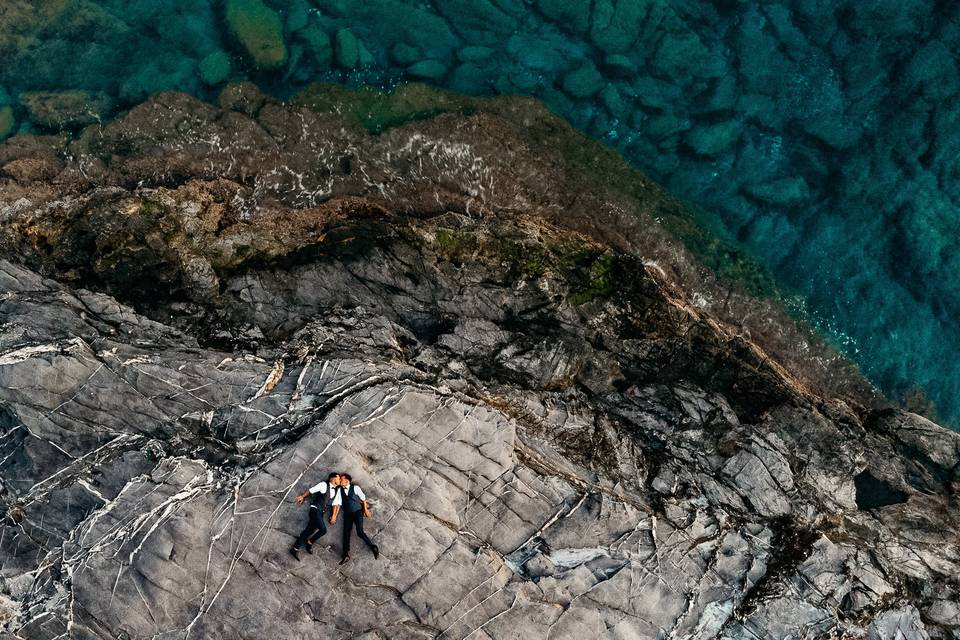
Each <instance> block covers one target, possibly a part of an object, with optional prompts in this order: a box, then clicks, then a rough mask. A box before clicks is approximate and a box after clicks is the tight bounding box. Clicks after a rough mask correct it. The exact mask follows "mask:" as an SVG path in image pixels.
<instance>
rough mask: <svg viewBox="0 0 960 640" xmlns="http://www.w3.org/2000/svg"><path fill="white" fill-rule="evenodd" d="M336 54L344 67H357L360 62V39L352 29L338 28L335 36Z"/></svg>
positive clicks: (338, 61) (339, 63)
mask: <svg viewBox="0 0 960 640" xmlns="http://www.w3.org/2000/svg"><path fill="white" fill-rule="evenodd" d="M333 52H334V56H335V58H336V60H337V64H338V65H339V66H340V67H342V68H344V69H348V70H349V69H355V68H356V67H357V66H359V64H360V41H359V40H357V36H355V35H354V34H353V31H350V29H338V30H337V35H336V36H335V38H334V49H333Z"/></svg>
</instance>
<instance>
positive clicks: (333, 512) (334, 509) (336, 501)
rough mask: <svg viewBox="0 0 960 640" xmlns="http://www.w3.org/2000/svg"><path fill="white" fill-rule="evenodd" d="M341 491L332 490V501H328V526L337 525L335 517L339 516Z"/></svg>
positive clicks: (337, 488)
mask: <svg viewBox="0 0 960 640" xmlns="http://www.w3.org/2000/svg"><path fill="white" fill-rule="evenodd" d="M342 494H343V491H341V490H340V487H334V488H333V499H332V500H330V507H331V509H330V524H337V516H338V515H340V505H341V504H343V495H342Z"/></svg>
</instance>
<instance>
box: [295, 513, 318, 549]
mask: <svg viewBox="0 0 960 640" xmlns="http://www.w3.org/2000/svg"><path fill="white" fill-rule="evenodd" d="M316 511H317V510H316V509H310V516H309V519H308V520H307V526H306V528H304V530H303V531H301V532H300V536H299V537H298V538H297V541H296V542H295V543H294V545H293V548H294V549H302V548H303V547H304V545H306V544H309V543H310V536H312V535H313V532H314V531H316V530H317V520H316V517H315V513H316Z"/></svg>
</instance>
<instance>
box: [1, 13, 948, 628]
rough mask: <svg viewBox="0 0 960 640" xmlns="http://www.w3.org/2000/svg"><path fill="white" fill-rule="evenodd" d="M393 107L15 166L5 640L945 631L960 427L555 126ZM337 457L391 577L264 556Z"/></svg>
mask: <svg viewBox="0 0 960 640" xmlns="http://www.w3.org/2000/svg"><path fill="white" fill-rule="evenodd" d="M543 4H544V7H545V8H544V10H545V11H546V10H548V9H547V8H546V7H552V6H554V5H551V3H543ZM554 4H555V5H556V6H560V5H559V4H557V3H554ZM491 6H492V5H491ZM557 10H559V9H557ZM508 18H509V15H508V14H502V19H504V20H506V19H508ZM597 37H602V38H603V39H604V42H609V45H608V46H610V47H611V50H616V48H617V47H618V46H619V45H618V44H617V43H618V39H617V38H618V36H617V34H616V33H615V32H612V31H611V32H609V33H603V34H598V36H597ZM401 97H402V98H403V100H399V102H398V101H396V100H395V101H393V102H390V103H388V104H387V105H386V107H388V108H384V109H379V108H378V110H375V114H373V112H372V111H365V112H363V114H361V115H362V116H363V117H360V116H358V112H356V111H350V110H349V109H348V108H347V107H348V106H349V105H348V104H346V103H342V102H337V100H338V98H337V97H336V95H335V94H333V93H332V92H331V91H330V90H320V89H318V90H316V91H314V92H312V93H308V94H306V95H304V96H301V97H300V98H299V99H298V100H297V101H296V103H295V104H294V105H283V104H279V103H277V102H275V101H272V100H269V99H267V98H265V97H264V96H262V95H261V94H259V93H258V92H256V91H255V90H254V89H253V88H252V87H249V86H234V87H231V88H230V89H229V90H228V91H226V92H225V93H224V94H223V96H221V105H222V107H221V108H218V107H213V106H210V105H206V104H203V103H199V102H197V101H195V100H192V99H189V98H186V97H184V96H180V95H176V94H166V95H163V96H160V97H157V98H155V99H153V100H151V101H150V102H148V103H146V104H144V105H143V106H141V107H138V108H137V109H135V110H134V111H132V112H131V113H130V114H128V115H126V116H124V117H123V118H121V119H119V120H117V121H116V122H114V123H111V124H109V125H106V126H104V127H92V128H88V129H87V130H86V131H85V132H84V133H83V134H81V135H80V136H78V137H77V138H76V139H73V140H69V139H66V138H59V137H58V138H53V137H48V138H35V137H30V136H18V137H16V138H14V139H13V140H11V141H9V142H7V143H6V144H5V145H3V146H2V147H0V174H2V176H0V220H2V230H0V256H2V261H0V478H2V498H3V500H2V506H0V509H2V516H3V520H2V527H3V529H2V535H0V559H2V564H0V589H2V597H0V619H3V620H5V624H6V627H5V629H6V631H5V633H6V634H7V636H8V637H20V638H56V637H64V636H66V637H75V638H116V637H125V638H183V637H192V638H228V637H229V638H259V637H306V636H322V637H331V638H355V637H364V638H379V637H390V638H434V637H443V638H466V637H471V638H514V637H528V638H548V637H549V638H582V637H608V638H625V637H631V638H632V637H638V638H663V637H675V638H784V639H786V638H797V637H804V638H814V637H824V638H826V637H869V638H891V639H893V638H952V637H956V634H957V631H958V628H960V621H958V611H960V601H958V585H957V583H956V576H957V575H958V574H960V540H958V537H957V534H956V531H957V525H958V524H960V523H958V522H957V507H958V505H957V497H956V496H957V489H958V483H960V475H958V471H960V467H958V463H960V435H958V434H955V433H953V432H950V431H947V430H944V429H942V428H940V427H939V426H937V425H936V424H934V423H932V422H929V421H927V420H925V419H923V418H920V417H919V416H916V415H913V414H910V413H906V412H903V411H899V410H896V409H891V408H889V407H887V406H885V404H884V403H883V402H882V401H881V399H879V398H877V397H876V396H873V395H871V394H870V393H869V391H868V389H867V388H866V387H865V386H863V385H862V383H860V382H857V381H855V380H851V379H848V378H845V377H843V376H842V375H841V374H842V373H844V372H845V371H846V370H844V369H842V368H841V367H840V366H839V365H838V364H836V362H834V364H832V365H831V364H829V362H830V361H829V358H827V357H826V354H827V352H826V351H825V350H824V348H823V347H817V346H816V345H811V344H809V343H807V346H806V349H808V350H810V351H807V352H803V351H802V349H800V347H799V346H798V345H799V344H801V337H802V336H803V335H804V334H803V333H802V331H801V330H800V329H798V328H796V327H794V326H791V325H789V324H788V323H786V322H785V321H782V318H783V316H781V315H778V313H777V311H776V310H775V308H774V307H773V306H772V305H771V304H770V303H765V302H761V301H757V300H754V299H752V298H750V297H749V296H747V295H746V294H744V293H742V292H738V291H737V290H735V289H731V288H730V287H729V286H728V285H724V284H723V282H722V281H720V280H717V279H715V278H713V277H712V276H711V275H710V274H709V272H707V270H706V269H704V268H703V267H701V266H699V264H698V263H697V261H696V260H695V259H694V258H692V257H691V256H690V255H689V254H688V253H687V252H686V251H685V250H684V249H683V248H682V246H681V245H680V244H679V243H678V242H677V241H676V240H675V239H674V238H673V237H672V236H671V235H670V233H668V232H667V230H666V228H665V226H666V223H667V222H669V221H670V220H671V216H673V218H672V219H673V220H674V222H677V221H679V220H682V218H683V214H682V211H681V210H680V209H679V208H678V206H677V205H675V204H674V203H672V201H671V200H670V199H669V198H667V196H665V195H664V194H663V193H662V192H661V191H659V190H658V189H657V188H656V186H655V185H653V184H652V183H649V182H646V181H645V180H644V179H642V177H641V176H638V175H636V174H632V178H631V180H632V182H631V184H632V185H633V186H632V187H630V188H629V189H628V188H627V187H626V186H624V187H622V189H621V190H617V189H613V188H611V187H609V186H604V183H601V182H599V181H597V180H596V179H595V178H594V177H592V175H593V174H591V173H590V172H589V171H586V170H585V167H593V168H594V170H596V168H597V167H601V168H607V169H609V168H610V166H612V165H608V164H605V161H604V160H603V158H602V157H593V156H590V159H589V162H586V163H585V164H577V162H581V161H580V160H576V159H575V158H574V154H571V153H569V150H570V149H572V148H575V147H576V145H571V144H570V140H574V139H576V138H575V137H574V138H570V136H572V135H573V134H571V133H570V132H569V131H567V130H564V129H561V128H558V127H559V125H558V124H557V121H555V120H553V119H551V117H550V116H549V115H548V114H546V113H542V114H540V115H537V116H535V117H533V116H531V111H530V110H529V108H525V109H524V110H519V109H516V108H514V106H512V105H514V104H515V103H511V102H498V103H491V104H486V105H477V104H471V105H467V106H468V107H469V108H466V107H465V106H464V105H453V106H449V108H448V109H446V110H445V111H444V110H441V111H444V112H431V113H423V112H422V111H421V110H419V109H417V108H413V109H411V106H410V105H411V104H414V105H415V104H416V100H415V96H411V95H406V96H405V97H404V96H401ZM399 103H402V104H403V105H405V107H404V109H405V110H404V109H401V108H400V107H399V106H398V104H399ZM351 104H352V103H351ZM331 106H337V107H338V108H330V107H331ZM411 111H412V112H413V113H415V114H416V117H415V118H412V117H411V115H410V114H411ZM373 115H376V121H377V122H387V123H390V126H384V127H379V133H378V134H377V135H371V134H370V133H368V132H367V129H366V128H364V126H362V125H364V124H370V123H371V121H372V119H373ZM401 115H402V116H403V117H400V116H401ZM411 120H412V121H411ZM398 123H400V124H398ZM588 155H589V154H588ZM654 217H656V218H659V219H660V220H661V222H659V223H658V222H655V221H654ZM664 221H666V222H664ZM670 224H673V223H670ZM677 224H679V223H678V222H677ZM743 309H752V310H753V311H754V316H755V320H753V321H749V320H748V321H747V322H746V323H743V324H738V325H734V324H732V322H731V318H732V317H736V316H740V317H745V316H746V317H749V314H744V313H742V310H743ZM725 313H726V314H727V315H724V314H725ZM751 322H753V323H755V324H751ZM771 326H773V327H775V328H774V329H771V328H770V327H771ZM764 327H767V328H766V329H764ZM791 346H792V348H791ZM817 349H819V351H817ZM814 356H824V357H823V358H822V359H821V361H820V364H818V365H817V366H813V365H809V364H808V365H804V364H803V363H804V362H805V361H807V360H816V358H815V357H814ZM330 469H342V470H345V471H348V472H350V473H352V474H353V475H354V477H355V479H356V481H357V482H358V483H359V484H361V485H362V486H363V487H364V489H365V491H366V492H367V494H368V496H369V497H370V498H371V499H372V503H373V504H372V506H373V510H374V517H373V518H371V519H370V520H369V521H368V523H367V530H368V532H369V533H370V534H371V535H372V536H373V537H374V539H375V540H376V541H377V543H378V544H379V545H380V547H381V549H382V550H383V554H382V555H381V557H380V559H379V560H375V559H374V558H373V556H372V555H370V554H368V553H367V552H366V550H365V549H363V548H362V547H358V548H357V549H356V550H355V551H354V554H353V555H354V558H353V560H352V561H351V562H350V563H348V564H347V565H344V566H339V565H337V559H338V554H339V549H340V528H339V527H340V525H337V527H335V528H333V530H332V532H331V533H329V534H328V535H327V536H326V537H325V538H322V539H321V541H320V542H319V543H318V548H317V550H316V552H315V553H314V554H313V555H310V556H306V555H305V556H303V560H302V561H300V562H297V561H296V560H294V559H293V558H292V557H290V556H289V555H288V554H287V548H288V547H289V546H290V544H291V543H292V542H293V539H294V536H295V535H296V534H297V533H298V532H299V531H300V529H301V528H302V526H303V525H304V524H305V520H306V510H305V508H303V507H299V506H297V505H296V503H295V502H294V501H293V497H294V496H295V495H296V494H297V493H300V492H301V491H303V489H304V488H306V487H307V486H309V484H312V483H313V482H315V481H317V480H318V479H320V478H322V477H324V476H325V475H326V473H327V472H328V470H330ZM892 498H896V499H892Z"/></svg>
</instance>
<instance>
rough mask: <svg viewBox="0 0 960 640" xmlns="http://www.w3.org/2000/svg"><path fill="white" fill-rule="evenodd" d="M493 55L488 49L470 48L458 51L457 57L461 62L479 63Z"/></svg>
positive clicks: (491, 50)
mask: <svg viewBox="0 0 960 640" xmlns="http://www.w3.org/2000/svg"><path fill="white" fill-rule="evenodd" d="M493 53H494V51H493V49H491V48H490V47H480V46H470V47H463V48H461V49H459V50H458V51H457V57H458V58H459V59H460V60H461V61H463V62H480V61H481V60H486V59H487V58H489V57H490V56H492V55H493Z"/></svg>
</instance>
